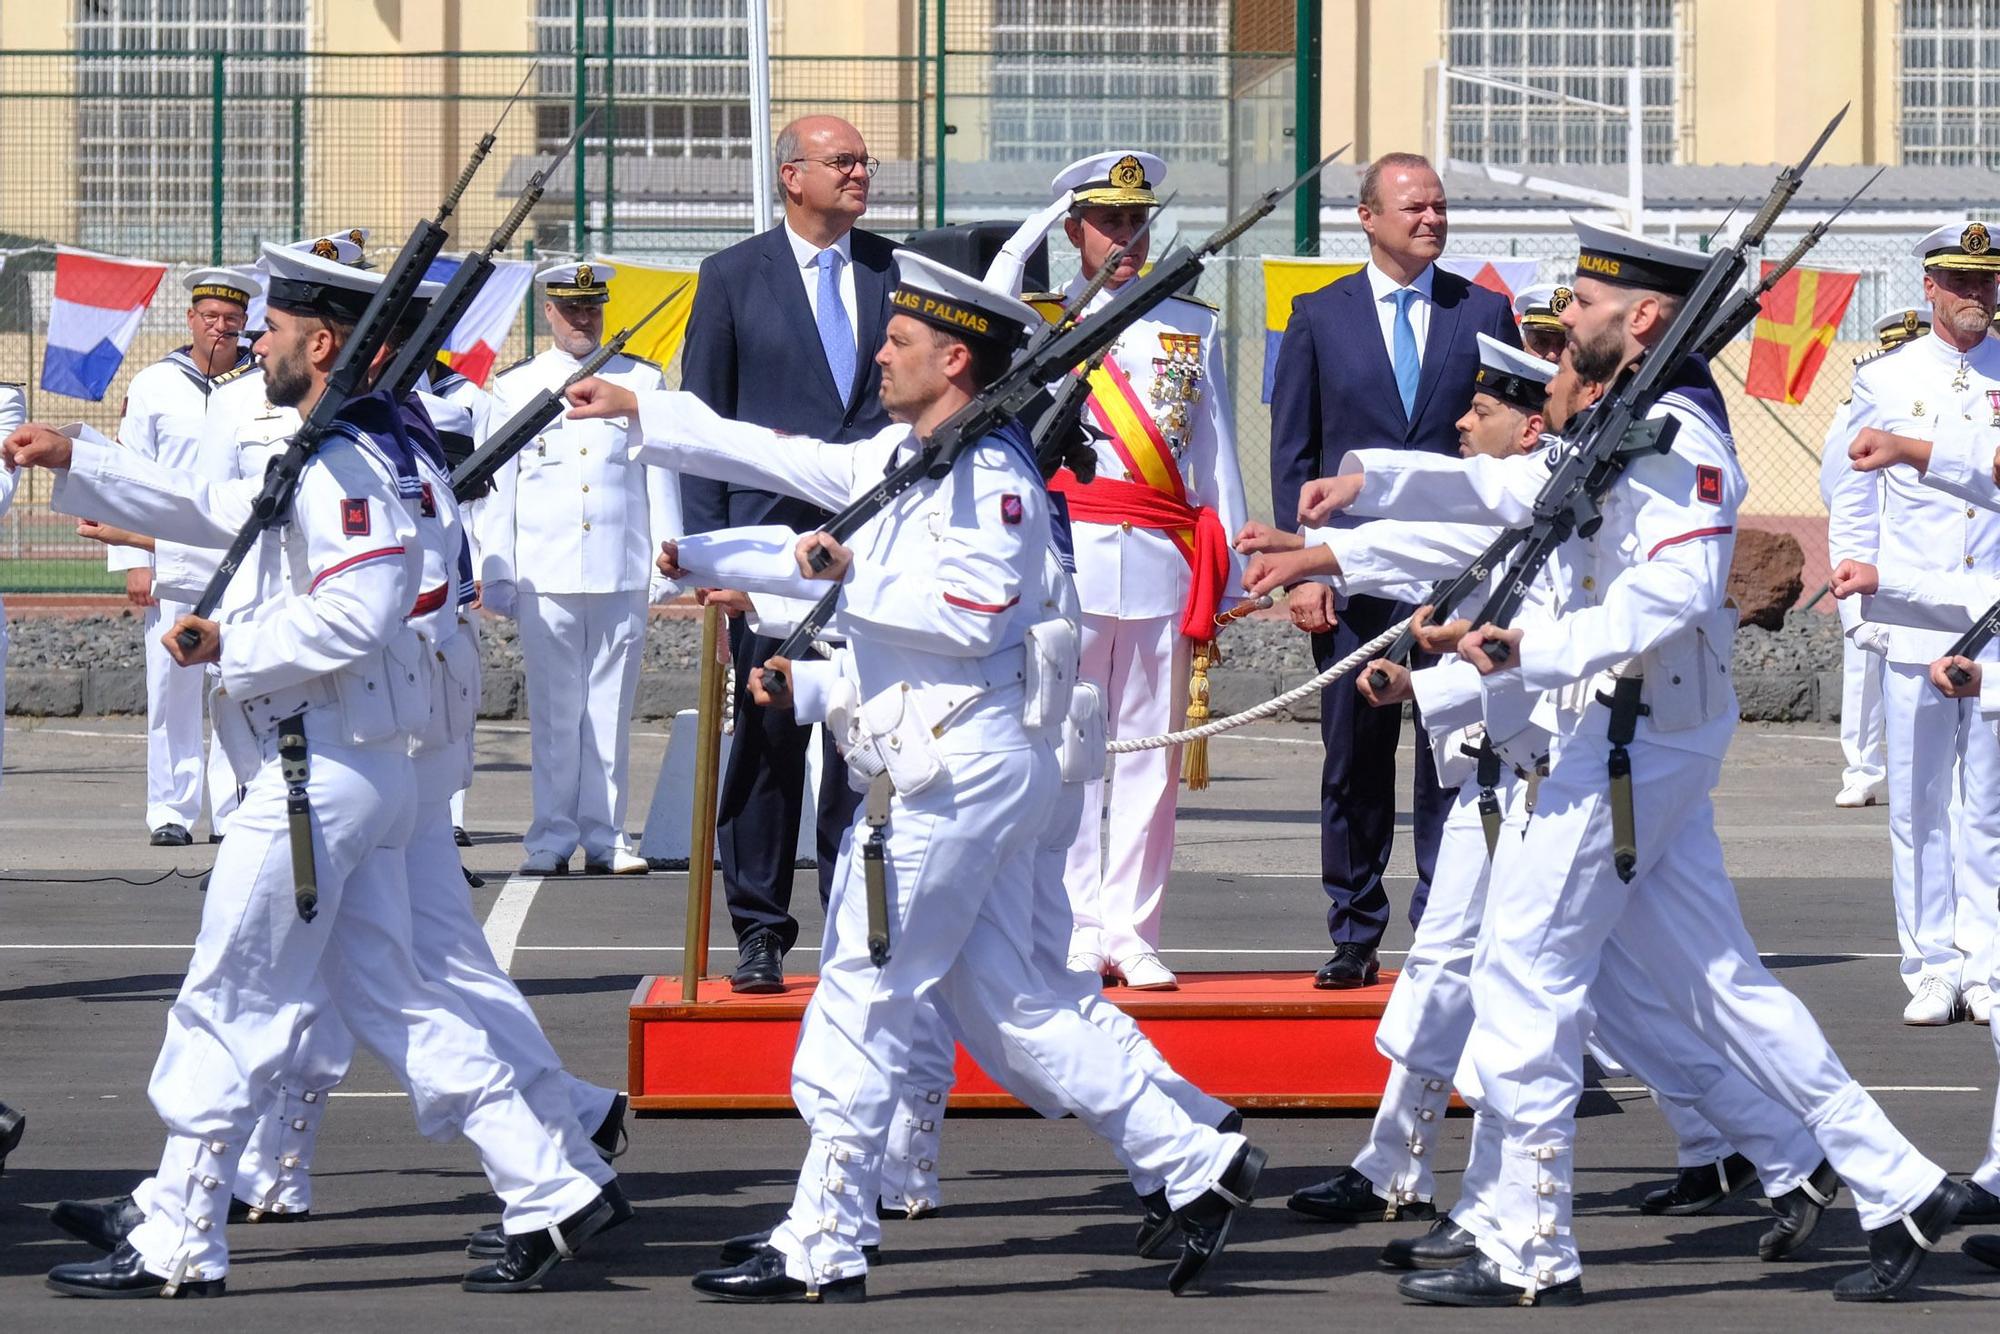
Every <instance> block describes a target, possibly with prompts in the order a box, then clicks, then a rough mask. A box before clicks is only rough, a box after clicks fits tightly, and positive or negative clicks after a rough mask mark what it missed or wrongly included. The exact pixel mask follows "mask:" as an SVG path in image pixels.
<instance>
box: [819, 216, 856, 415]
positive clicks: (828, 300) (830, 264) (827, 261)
mask: <svg viewBox="0 0 2000 1334" xmlns="http://www.w3.org/2000/svg"><path fill="white" fill-rule="evenodd" d="M813 263H814V264H816V265H818V266H819V311H818V321H817V322H818V324H819V345H820V346H821V347H822V348H824V349H826V368H827V369H828V370H830V371H832V372H833V386H834V388H835V389H837V390H839V392H840V401H841V403H842V404H843V405H845V404H846V402H847V395H848V393H849V392H850V391H851V390H852V389H853V388H854V326H853V325H851V324H849V323H848V322H847V307H846V306H843V305H842V304H841V303H840V265H841V254H840V252H839V251H838V250H836V249H834V248H833V247H832V246H828V247H827V248H826V249H824V250H822V251H820V252H819V254H818V255H817V256H815V257H814V259H813Z"/></svg>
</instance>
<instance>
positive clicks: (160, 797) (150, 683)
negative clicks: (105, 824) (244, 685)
mask: <svg viewBox="0 0 2000 1334" xmlns="http://www.w3.org/2000/svg"><path fill="white" fill-rule="evenodd" d="M193 610H194V608H193V606H191V605H190V604H188V603H185V602H175V601H172V600H170V599H167V598H162V599H160V600H159V602H157V603H156V604H155V605H153V606H151V607H148V608H146V629H145V637H146V828H148V829H158V828H159V827H160V826H161V825H163V824H177V825H180V826H182V827H183V828H186V829H190V830H192V829H193V828H194V823H195V821H196V820H199V819H200V818H201V770H202V747H203V738H202V727H201V702H202V698H203V697H204V696H205V695H207V694H208V670H207V669H206V668H204V667H183V666H181V665H180V664H179V663H177V662H175V661H174V660H173V658H172V657H170V656H169V655H168V653H167V646H166V645H165V644H164V643H162V642H161V640H160V636H161V635H162V634H163V633H164V632H165V631H166V629H167V627H169V626H171V625H172V624H173V623H174V622H175V621H178V620H179V619H180V618H181V617H182V616H185V615H186V614H187V613H189V612H191V611H193Z"/></svg>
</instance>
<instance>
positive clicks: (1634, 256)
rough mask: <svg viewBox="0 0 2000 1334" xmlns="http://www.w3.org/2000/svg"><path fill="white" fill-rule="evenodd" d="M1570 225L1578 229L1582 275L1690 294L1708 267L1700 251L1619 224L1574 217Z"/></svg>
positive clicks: (1578, 262) (1578, 266)
mask: <svg viewBox="0 0 2000 1334" xmlns="http://www.w3.org/2000/svg"><path fill="white" fill-rule="evenodd" d="M1570 225H1571V226H1572V227H1574V228H1576V239H1577V246H1578V254H1577V257H1576V276H1577V277H1579V278H1595V279H1597V280H1598V281H1599V282H1606V283H1616V284H1617V285H1618V286H1620V287H1642V288H1645V289H1646V290H1647V291H1650V292H1666V293H1668V294H1670V295H1673V296H1686V295H1687V294H1688V293H1689V292H1691V291H1693V290H1694V285H1695V283H1696V282H1698V281H1699V280H1700V279H1701V275H1702V272H1703V271H1704V270H1705V269H1707V268H1708V256H1707V255H1704V254H1702V253H1701V252H1700V251H1699V250H1689V249H1688V248H1687V247H1686V246H1677V245H1668V244H1667V243H1666V242H1664V241H1654V240H1651V239H1649V238H1647V237H1644V236H1635V235H1633V234H1632V233H1631V232H1626V231H1620V230H1618V229H1617V228H1616V227H1600V226H1598V225H1597V224H1596V223H1593V222H1585V221H1583V220H1582V219H1581V218H1571V219H1570Z"/></svg>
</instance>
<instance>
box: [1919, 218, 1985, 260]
mask: <svg viewBox="0 0 2000 1334" xmlns="http://www.w3.org/2000/svg"><path fill="white" fill-rule="evenodd" d="M1913 253H1915V254H1916V256H1917V257H1918V258H1919V259H1921V260H1923V262H1924V267H1925V268H1927V269H1968V270H1971V271H1973V272H1976V273H1992V272H1994V271H1996V270H2000V250H1995V249H1994V247H1993V233H1991V232H1989V231H1988V230H1987V229H1986V224H1985V223H1983V222H1975V221H1972V220H1971V219H1966V220H1964V221H1960V222H1947V223H1945V224H1944V225H1943V226H1942V227H1938V228H1935V229H1934V230H1932V231H1931V232H1929V233H1928V234H1926V235H1925V237H1924V238H1923V239H1922V240H1921V241H1918V242H1917V244H1916V248H1915V250H1914V252H1913Z"/></svg>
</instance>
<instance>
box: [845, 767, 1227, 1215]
mask: <svg viewBox="0 0 2000 1334" xmlns="http://www.w3.org/2000/svg"><path fill="white" fill-rule="evenodd" d="M1083 814H1084V785H1083V784H1080V783H1065V784H1063V787H1062V794H1061V796H1060V797H1059V798H1058V800H1057V803H1056V809H1055V813H1054V815H1053V816H1052V817H1051V818H1050V820H1049V822H1048V823H1047V825H1046V826H1045V827H1044V829H1043V834H1042V839H1041V846H1040V847H1038V848H1037V849H1036V850H1035V853H1034V870H1033V880H1034V903H1033V905H1032V909H1031V911H1032V913H1033V923H1032V927H1031V930H1032V938H1033V942H1034V943H1033V947H1032V950H1031V953H1030V956H1029V962H1030V963H1031V964H1032V966H1033V967H1034V970H1035V974H1036V976H1037V978H1038V979H1039V980H1040V981H1041V982H1042V984H1043V985H1045V986H1046V987H1047V988H1048V989H1049V990H1050V991H1051V992H1053V993H1054V994H1055V995H1056V996H1057V997H1058V998H1060V999H1065V1000H1067V1001H1069V1002H1070V1003H1071V1004H1072V1005H1074V1006H1075V1007H1076V1009H1077V1012H1078V1013H1079V1014H1081V1015H1082V1016H1083V1017H1084V1018H1085V1019H1086V1020H1088V1021H1089V1022H1090V1023H1092V1024H1094V1025H1096V1026H1097V1027H1098V1028H1100V1029H1102V1030H1103V1031H1104V1033H1105V1034H1106V1035H1107V1036H1109V1037H1110V1038H1111V1040H1112V1041H1113V1042H1114V1043H1115V1044H1116V1045H1117V1047H1118V1048H1119V1050H1120V1052H1121V1053H1122V1057H1121V1059H1123V1060H1128V1061H1131V1062H1133V1063H1136V1064H1137V1065H1138V1067H1139V1069H1140V1071H1141V1073H1142V1074H1143V1075H1144V1076H1145V1077H1146V1079H1147V1080H1148V1081H1150V1082H1151V1083H1152V1084H1153V1085H1154V1086H1155V1087H1156V1088H1158V1089H1159V1090H1160V1091H1161V1092H1162V1093H1164V1094H1166V1095H1167V1098H1168V1100H1169V1101H1170V1102H1171V1103H1172V1104H1173V1105H1174V1106H1176V1107H1178V1108H1179V1109H1180V1111H1181V1112H1182V1113H1183V1114H1184V1115H1185V1116H1186V1117H1187V1118H1188V1119H1189V1120H1190V1121H1193V1122H1194V1123H1196V1124H1197V1125H1204V1126H1212V1125H1215V1124H1216V1123H1217V1122H1219V1121H1221V1120H1222V1119H1223V1118H1224V1117H1225V1116H1227V1115H1229V1110H1230V1109H1229V1104H1227V1103H1225V1102H1222V1101H1221V1100H1219V1099H1216V1098H1211V1097H1210V1096H1209V1095H1208V1094H1206V1093H1204V1092H1202V1091H1201V1090H1200V1089H1199V1088H1196V1087H1195V1086H1194V1085H1193V1084H1191V1083H1189V1082H1188V1080H1187V1079H1186V1078H1185V1077H1184V1076H1182V1075H1181V1073H1180V1072H1179V1071H1177V1070H1175V1069H1174V1068H1173V1066H1171V1065H1169V1064H1168V1063H1167V1061H1166V1058H1165V1057H1163V1056H1161V1055H1160V1052H1159V1049H1158V1048H1157V1047H1155V1046H1154V1045H1153V1042H1152V1039H1150V1038H1148V1037H1147V1036H1146V1035H1145V1034H1144V1033H1142V1032H1141V1031H1140V1030H1139V1025H1138V1024H1136V1023H1135V1022H1133V1020H1132V1016H1130V1015H1128V1014H1126V1013H1125V1011H1123V1010H1121V1009H1119V1008H1118V1007H1117V1006H1116V1005H1113V1004H1112V1003H1111V1002H1110V1001H1108V1000H1106V999H1105V998H1104V980H1103V978H1101V977H1099V976H1098V975H1097V974H1096V973H1090V972H1071V971H1070V970H1069V966H1068V956H1069V950H1070V906H1069V898H1068V895H1067V894H1066V892H1065V891H1064V888H1063V869H1064V865H1065V862H1066V860H1067V858H1068V854H1069V846H1070V842H1071V840H1073V839H1074V838H1075V837H1076V831H1077V828H1078V826H1079V825H1080V824H1081V823H1082V820H1083ZM963 1032H964V1026H963V1025H962V1024H959V1023H958V1022H957V1019H956V1017H955V1016H953V1015H952V1014H951V1013H950V1007H949V1005H942V1006H932V1007H929V1008H928V1009H926V1010H925V1011H924V1012H923V1013H922V1014H920V1015H919V1017H918V1023H917V1036H916V1039H915V1041H913V1042H912V1043H911V1045H910V1070H909V1077H908V1078H907V1079H906V1080H905V1081H904V1082H903V1084H902V1085H901V1087H900V1088H899V1089H898V1090H897V1100H896V1112H895V1116H894V1117H893V1119H892V1120H891V1122H890V1130H889V1144H888V1149H887V1151H886V1153H885V1154H884V1156H883V1160H882V1201H883V1203H884V1204H885V1205H888V1206H890V1207H894V1208H902V1209H905V1210H910V1209H912V1208H913V1207H914V1208H915V1209H917V1210H918V1211H921V1209H923V1208H925V1207H928V1208H932V1209H935V1208H936V1207H937V1206H938V1204H939V1202H940V1201H939V1189H938V1161H939V1158H940V1153H941V1145H940V1141H941V1139H942V1137H943V1133H944V1114H945V1103H946V1099H948V1098H949V1097H950V1096H951V1089H952V1085H953V1084H954V1083H955V1082H956V1070H955V1068H954V1057H955V1056H956V1050H955V1047H954V1041H955V1040H957V1039H959V1038H960V1035H961V1034H962V1033H963ZM1019 1037H1020V1038H1021V1040H1022V1041H1023V1042H1024V1043H1029V1042H1040V1048H1039V1049H1038V1050H1037V1051H1036V1052H1035V1056H1036V1060H1035V1062H1034V1063H1033V1064H1030V1065H1028V1066H1027V1067H1026V1070H1027V1074H1028V1078H1027V1079H1026V1080H1025V1081H1023V1082H1021V1083H1019V1084H1014V1083H1010V1084H1008V1086H1007V1089H1008V1092H1010V1093H1012V1094H1014V1096H1015V1097H1017V1098H1019V1099H1020V1100H1021V1101H1022V1102H1024V1103H1026V1104H1028V1105H1029V1106H1030V1107H1033V1108H1035V1109H1036V1110H1038V1111H1040V1112H1041V1113H1042V1114H1043V1115H1044V1116H1049V1117H1059V1116H1062V1115H1064V1114H1066V1113H1073V1114H1074V1115H1076V1116H1077V1118H1078V1119H1079V1120H1081V1121H1083V1122H1084V1124H1085V1125H1087V1126H1090V1127H1092V1128H1093V1129H1095V1128H1096V1127H1099V1126H1106V1125H1111V1124H1113V1123H1114V1112H1115V1111H1116V1109H1114V1108H1111V1107H1107V1106H1102V1105H1097V1106H1075V1105H1072V1104H1071V1102H1070V1101H1069V1099H1071V1098H1075V1097H1093V1096H1095V1097H1101V1096H1104V1095H1106V1094H1115V1093H1116V1092H1117V1090H1118V1088H1119V1087H1120V1086H1119V1084H1118V1082H1117V1081H1113V1080H1106V1079H1104V1078H1101V1077H1100V1072H1098V1071H1094V1070H1079V1069H1076V1068H1075V1066H1076V1062H1077V1061H1078V1060H1079V1059H1095V1058H1096V1057H1098V1056H1100V1055H1101V1054H1102V1046H1101V1044H1098V1043H1095V1042H1093V1043H1090V1044H1088V1045H1087V1046H1085V1045H1082V1044H1077V1043H1074V1042H1070V1041H1068V1040H1067V1038H1068V1034H1067V1032H1066V1031H1058V1026H1056V1025H1044V1026H1042V1027H1041V1028H1038V1029H1032V1030H1023V1031H1021V1032H1020V1034H1019ZM973 1041H974V1042H975V1043H977V1042H978V1038H976V1037H975V1038H974V1039H973ZM967 1050H968V1051H971V1052H972V1054H973V1058H974V1059H975V1060H978V1061H979V1064H980V1066H981V1068H982V1069H985V1070H986V1071H987V1072H988V1073H989V1074H992V1073H993V1072H994V1070H995V1069H1000V1068H1005V1063H1004V1062H1000V1064H998V1065H988V1064H987V1062H986V1060H985V1059H984V1058H983V1057H982V1055H981V1053H980V1051H978V1050H974V1048H972V1047H968V1048H967ZM985 1054H986V1055H989V1056H991V1055H994V1053H993V1052H992V1051H991V1050H988V1051H986V1053H985ZM994 1059H995V1060H996V1062H999V1061H1000V1058H999V1057H998V1056H995V1057H994ZM1044 1072H1047V1073H1046V1076H1045V1077H1044ZM995 1078H999V1076H998V1075H995ZM1149 1107H1151V1108H1152V1110H1154V1111H1155V1112H1157V1111H1158V1110H1159V1105H1158V1104H1157V1103H1149ZM1135 1138H1137V1139H1138V1140H1140V1141H1143V1142H1152V1141H1155V1140H1156V1139H1158V1138H1159V1136H1157V1135H1156V1134H1155V1133H1154V1132H1152V1131H1150V1130H1141V1131H1140V1132H1139V1133H1138V1135H1137V1136H1136V1137H1135ZM1110 1148H1111V1151H1112V1153H1113V1155H1114V1156H1116V1157H1117V1159H1118V1162H1119V1164H1120V1166H1122V1167H1124V1169H1125V1171H1126V1173H1127V1175H1129V1176H1130V1177H1131V1179H1132V1188H1133V1189H1134V1190H1135V1191H1137V1192H1138V1193H1139V1194H1140V1195H1148V1194H1151V1193H1152V1192H1153V1191H1156V1190H1159V1189H1161V1188H1162V1187H1163V1186H1164V1184H1165V1183H1164V1181H1162V1180H1161V1179H1160V1178H1159V1177H1158V1176H1157V1175H1156V1174H1155V1173H1154V1172H1153V1171H1152V1170H1150V1168H1149V1166H1148V1165H1147V1164H1145V1163H1142V1162H1140V1161H1138V1160H1137V1159H1135V1158H1134V1156H1133V1155H1132V1153H1131V1152H1130V1151H1128V1150H1127V1149H1126V1147H1125V1146H1124V1145H1123V1144H1122V1143H1120V1142H1118V1141H1115V1140H1114V1141H1110ZM864 1240H870V1239H869V1238H866V1237H864Z"/></svg>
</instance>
